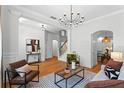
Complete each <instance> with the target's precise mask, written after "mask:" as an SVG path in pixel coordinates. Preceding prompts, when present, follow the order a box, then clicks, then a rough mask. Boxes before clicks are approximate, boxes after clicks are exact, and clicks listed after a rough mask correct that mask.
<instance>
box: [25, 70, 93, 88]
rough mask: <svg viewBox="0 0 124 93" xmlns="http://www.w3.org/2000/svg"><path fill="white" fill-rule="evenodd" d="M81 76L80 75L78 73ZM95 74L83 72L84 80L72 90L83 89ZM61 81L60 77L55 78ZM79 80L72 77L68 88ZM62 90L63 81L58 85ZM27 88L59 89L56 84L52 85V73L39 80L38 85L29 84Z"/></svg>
mask: <svg viewBox="0 0 124 93" xmlns="http://www.w3.org/2000/svg"><path fill="white" fill-rule="evenodd" d="M79 75H81V73H79ZM94 76H95V73H93V72H89V71H86V70H85V78H84V79H83V80H82V81H81V82H80V83H78V84H77V85H76V86H75V87H74V88H83V87H84V86H85V85H86V84H87V83H88V82H89V81H90V80H91V79H92V78H93V77H94ZM59 79H61V77H59V76H58V77H57V80H59ZM79 79H80V78H79V77H77V76H73V77H71V78H70V79H69V80H68V88H70V87H71V86H72V85H74V84H75V83H76V82H77V81H78V80H79ZM58 84H59V85H60V86H61V87H62V88H65V80H63V81H61V82H60V83H58ZM27 88H59V87H58V86H57V85H56V84H54V73H52V74H49V75H47V76H44V77H42V78H40V81H39V83H37V82H30V83H29V84H28V85H27Z"/></svg>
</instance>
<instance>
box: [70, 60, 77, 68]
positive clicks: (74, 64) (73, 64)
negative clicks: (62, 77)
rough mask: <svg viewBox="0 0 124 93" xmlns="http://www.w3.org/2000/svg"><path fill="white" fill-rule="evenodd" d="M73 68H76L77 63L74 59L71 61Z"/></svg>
mask: <svg viewBox="0 0 124 93" xmlns="http://www.w3.org/2000/svg"><path fill="white" fill-rule="evenodd" d="M71 68H72V69H76V63H75V62H74V61H72V63H71Z"/></svg>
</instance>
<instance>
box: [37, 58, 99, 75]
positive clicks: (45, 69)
mask: <svg viewBox="0 0 124 93" xmlns="http://www.w3.org/2000/svg"><path fill="white" fill-rule="evenodd" d="M35 64H38V65H39V67H40V77H42V76H45V75H47V74H50V73H53V72H56V71H58V70H61V69H64V68H65V67H66V63H65V62H62V61H58V60H57V58H56V57H53V58H50V59H47V60H46V61H43V62H41V63H35ZM100 68H101V64H100V63H99V64H97V65H96V66H95V67H93V68H86V69H87V70H89V71H91V72H94V73H97V72H99V70H100Z"/></svg>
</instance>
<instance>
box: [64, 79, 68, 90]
mask: <svg viewBox="0 0 124 93" xmlns="http://www.w3.org/2000/svg"><path fill="white" fill-rule="evenodd" d="M65 87H66V88H67V87H68V86H67V79H65Z"/></svg>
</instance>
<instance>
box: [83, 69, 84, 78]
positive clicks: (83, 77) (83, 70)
mask: <svg viewBox="0 0 124 93" xmlns="http://www.w3.org/2000/svg"><path fill="white" fill-rule="evenodd" d="M83 78H84V69H83Z"/></svg>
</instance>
